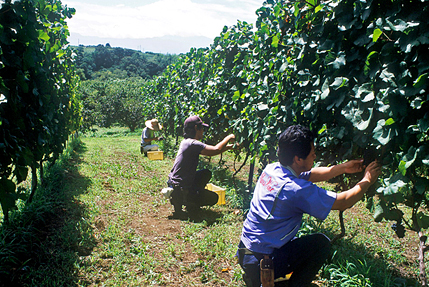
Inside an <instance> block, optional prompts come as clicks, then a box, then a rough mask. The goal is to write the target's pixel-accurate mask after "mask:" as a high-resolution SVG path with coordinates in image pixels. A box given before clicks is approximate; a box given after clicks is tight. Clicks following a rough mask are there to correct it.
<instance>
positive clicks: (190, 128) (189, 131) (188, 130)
mask: <svg viewBox="0 0 429 287" xmlns="http://www.w3.org/2000/svg"><path fill="white" fill-rule="evenodd" d="M195 126H196V127H197V129H198V130H199V129H202V128H203V125H202V124H196V125H187V126H185V127H184V128H183V137H184V138H185V139H189V138H192V139H193V138H195V136H196V135H197V131H196V130H195Z"/></svg>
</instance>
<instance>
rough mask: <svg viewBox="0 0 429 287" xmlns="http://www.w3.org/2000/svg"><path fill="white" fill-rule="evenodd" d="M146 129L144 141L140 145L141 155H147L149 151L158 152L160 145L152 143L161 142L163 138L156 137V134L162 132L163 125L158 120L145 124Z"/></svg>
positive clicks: (144, 130) (143, 136)
mask: <svg viewBox="0 0 429 287" xmlns="http://www.w3.org/2000/svg"><path fill="white" fill-rule="evenodd" d="M145 126H146V127H145V128H144V129H143V132H142V141H141V145H140V153H141V154H143V153H144V154H147V152H148V151H156V150H158V145H156V144H152V141H160V140H162V137H156V136H155V132H156V131H160V130H162V125H161V124H160V123H159V122H158V120H157V119H152V120H149V121H146V122H145Z"/></svg>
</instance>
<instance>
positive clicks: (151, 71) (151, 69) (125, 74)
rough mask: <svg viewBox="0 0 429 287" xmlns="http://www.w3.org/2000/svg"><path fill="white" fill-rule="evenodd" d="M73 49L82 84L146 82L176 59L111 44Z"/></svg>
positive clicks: (175, 57) (171, 56) (168, 55)
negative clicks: (131, 79)
mask: <svg viewBox="0 0 429 287" xmlns="http://www.w3.org/2000/svg"><path fill="white" fill-rule="evenodd" d="M72 48H73V50H74V52H75V53H76V58H75V60H76V68H77V73H78V75H79V76H80V78H81V80H91V79H95V78H102V79H106V78H116V79H125V78H129V77H140V78H142V79H149V78H152V77H153V76H156V75H159V74H160V73H161V72H162V71H163V70H164V69H165V68H166V67H167V66H168V65H170V64H172V63H173V62H175V61H176V59H177V58H178V56H177V55H172V54H158V53H152V52H145V53H143V52H141V51H136V50H131V49H124V48H112V47H111V46H110V44H106V45H105V46H104V45H101V44H100V45H98V46H83V45H80V46H78V47H76V46H74V47H72Z"/></svg>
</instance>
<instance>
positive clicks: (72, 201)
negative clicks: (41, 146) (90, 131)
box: [0, 142, 96, 286]
mask: <svg viewBox="0 0 429 287" xmlns="http://www.w3.org/2000/svg"><path fill="white" fill-rule="evenodd" d="M73 145H74V146H73ZM70 146H72V147H71V148H69V149H68V151H67V152H66V153H65V154H64V155H63V156H62V158H61V159H59V160H58V161H57V163H56V164H55V165H53V166H52V167H51V168H50V169H49V170H47V171H46V172H45V175H44V184H43V186H39V187H38V189H37V191H36V194H35V197H34V199H33V201H32V203H31V204H26V205H25V206H24V207H23V208H21V209H20V210H19V211H15V212H14V213H12V214H11V218H10V219H11V220H10V222H9V223H8V224H7V225H2V226H1V229H0V282H1V283H0V286H75V285H76V284H77V282H78V278H77V272H76V269H75V268H76V267H75V266H77V265H78V264H79V256H85V255H88V254H90V253H91V251H92V249H93V248H94V247H95V245H96V241H95V238H94V236H93V234H92V227H91V226H90V224H89V223H88V222H87V221H86V220H85V219H84V218H85V210H86V207H85V206H84V205H83V204H82V203H81V202H80V201H78V200H77V199H76V198H75V197H76V196H78V195H79V194H82V193H84V192H86V190H87V188H88V186H89V185H90V184H91V179H89V178H86V177H83V176H82V175H81V174H80V173H79V170H78V166H79V164H80V163H81V154H82V153H84V152H85V151H86V148H85V146H84V145H83V144H82V143H80V142H79V143H78V142H75V143H74V144H73V143H71V144H70Z"/></svg>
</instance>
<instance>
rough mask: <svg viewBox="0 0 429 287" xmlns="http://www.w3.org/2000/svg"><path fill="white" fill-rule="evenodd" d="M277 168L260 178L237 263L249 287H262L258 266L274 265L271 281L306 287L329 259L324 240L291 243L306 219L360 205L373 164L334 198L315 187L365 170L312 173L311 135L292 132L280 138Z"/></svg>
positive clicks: (354, 164)
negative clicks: (266, 259) (268, 262)
mask: <svg viewBox="0 0 429 287" xmlns="http://www.w3.org/2000/svg"><path fill="white" fill-rule="evenodd" d="M277 153H278V157H279V162H277V163H273V164H269V165H267V167H266V168H265V169H264V171H263V172H262V174H261V176H260V177H259V180H258V183H257V184H256V187H255V191H254V195H253V198H252V201H251V205H250V210H249V213H248V215H247V218H246V220H245V222H244V224H243V231H242V235H241V241H240V244H239V250H238V257H239V262H240V265H241V267H242V268H243V270H244V272H245V274H244V276H243V277H244V281H245V282H246V285H247V286H252V287H259V286H261V279H260V266H259V264H260V260H261V259H262V258H264V255H269V257H270V258H271V259H272V260H273V265H274V278H279V277H284V276H285V275H286V274H289V273H291V272H293V273H292V276H291V277H290V280H289V285H288V286H308V285H309V284H310V283H311V281H312V280H313V278H314V276H315V275H316V274H317V273H318V271H319V269H320V267H321V266H322V265H323V263H324V262H325V260H326V259H327V258H328V256H329V254H330V240H329V239H328V238H327V237H326V236H325V235H323V234H312V235H307V236H303V237H300V238H295V235H296V234H297V232H298V230H299V228H300V226H301V221H302V216H303V214H304V213H307V214H310V215H311V216H314V217H316V218H318V219H321V220H324V219H325V218H326V217H327V216H328V214H329V212H330V211H331V210H345V209H347V208H349V207H351V206H353V205H354V204H355V203H356V202H357V201H359V200H360V199H361V198H362V196H363V195H364V193H365V192H366V191H367V190H368V188H369V187H370V186H371V185H372V184H373V183H374V182H376V180H377V177H378V176H379V174H380V172H381V170H380V166H379V165H378V164H377V163H376V162H372V163H371V164H369V165H368V167H366V169H365V173H364V176H363V178H362V180H361V181H359V182H358V183H357V184H356V185H355V186H354V187H353V188H351V189H349V190H347V191H344V192H341V193H338V194H337V193H334V192H331V191H327V190H324V189H322V188H320V187H318V186H317V185H315V184H314V182H319V181H326V180H329V179H331V178H333V177H335V176H338V175H341V174H344V173H356V172H360V171H362V170H363V166H362V160H351V161H348V162H345V163H343V164H339V165H335V166H331V167H316V168H312V167H313V164H314V160H315V158H316V153H315V150H314V135H313V133H312V132H311V131H310V130H309V129H308V128H306V127H302V126H300V125H295V126H290V127H289V128H287V129H286V131H284V132H283V133H282V134H281V135H280V137H279V147H278V152H277Z"/></svg>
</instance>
